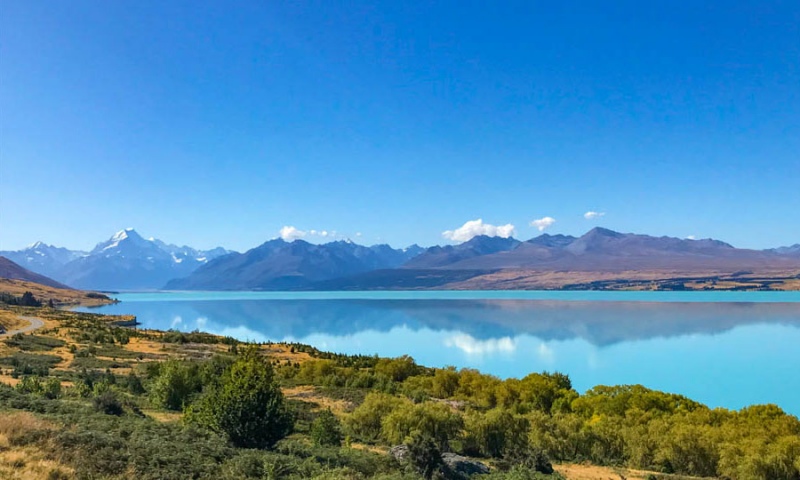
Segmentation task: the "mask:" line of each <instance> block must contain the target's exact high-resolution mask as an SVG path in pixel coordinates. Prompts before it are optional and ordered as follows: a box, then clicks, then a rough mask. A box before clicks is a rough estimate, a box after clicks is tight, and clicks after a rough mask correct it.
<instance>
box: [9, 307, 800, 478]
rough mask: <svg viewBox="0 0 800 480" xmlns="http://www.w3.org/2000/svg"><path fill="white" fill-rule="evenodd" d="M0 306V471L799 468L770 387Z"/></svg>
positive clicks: (254, 473) (507, 473) (319, 474)
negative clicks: (291, 340)
mask: <svg viewBox="0 0 800 480" xmlns="http://www.w3.org/2000/svg"><path fill="white" fill-rule="evenodd" d="M2 312H3V314H4V315H18V316H19V315H22V316H28V317H31V316H36V317H38V318H40V319H42V320H43V321H44V322H45V327H44V328H43V329H40V330H38V331H36V332H34V333H32V334H28V335H21V334H20V335H15V336H13V337H10V338H6V339H4V340H3V342H2V345H1V346H0V382H2V383H4V384H5V385H0V460H1V459H2V458H6V459H7V460H8V463H7V465H10V466H8V467H0V477H2V478H26V476H25V475H27V478H51V479H62V478H63V479H68V478H86V479H89V478H91V479H117V478H119V479H121V478H131V477H134V476H135V477H137V478H142V479H172V478H174V479H179V478H180V479H183V478H215V479H228V478H230V479H233V478H236V479H238V478H259V479H277V478H287V479H294V478H297V479H300V478H319V479H334V478H335V479H338V478H344V479H367V478H378V479H387V480H388V479H417V478H452V479H457V478H466V477H467V471H468V470H469V469H470V468H477V467H476V465H478V466H479V465H480V464H478V463H475V461H479V462H481V463H483V464H486V465H488V466H490V467H491V472H490V473H488V474H480V476H478V477H475V478H481V479H486V480H496V479H508V480H511V479H533V478H553V479H555V478H562V477H560V475H559V474H558V472H557V471H556V472H553V468H552V466H551V464H552V463H556V464H557V463H559V462H577V463H581V462H588V463H591V464H595V465H607V466H612V467H618V468H623V467H627V468H636V469H642V470H648V471H651V472H652V473H649V474H643V475H642V476H640V477H638V478H648V477H649V478H686V476H700V477H717V478H731V479H742V480H747V479H764V480H767V479H769V480H783V479H785V480H797V479H798V478H800V421H798V419H797V418H796V417H794V416H791V415H787V414H785V413H784V412H782V411H781V410H780V409H779V408H778V407H776V406H772V405H766V406H752V407H748V408H745V409H743V410H741V411H738V412H737V411H729V410H723V409H709V408H707V407H705V406H703V405H701V404H699V403H697V402H694V401H692V400H690V399H688V398H685V397H683V396H680V395H674V394H668V393H663V392H657V391H652V390H649V389H647V388H644V387H642V386H612V387H606V386H598V387H595V388H593V389H592V390H590V391H588V392H586V393H585V394H582V395H581V394H579V393H578V392H576V391H575V390H574V389H573V388H572V385H571V383H570V380H569V378H568V377H567V376H566V375H562V374H559V373H532V374H530V375H528V376H526V377H524V378H522V379H508V380H500V379H498V378H496V377H493V376H490V375H485V374H481V373H480V372H478V371H475V370H471V369H462V370H456V369H453V368H446V369H433V368H427V367H424V366H420V365H417V364H416V363H415V362H414V361H413V359H411V358H410V357H401V358H395V359H387V358H378V357H371V356H346V355H337V354H330V353H325V352H320V351H318V350H316V349H314V348H312V347H309V346H305V345H296V344H295V345H286V344H260V345H254V344H244V343H241V342H238V341H237V340H235V339H232V338H225V337H218V336H214V335H210V334H205V333H200V332H194V333H180V332H155V331H137V330H134V329H129V328H123V327H119V326H115V324H114V322H118V321H119V320H120V318H119V317H113V316H101V315H94V314H85V313H74V312H66V311H60V310H54V309H50V308H46V307H45V308H25V307H19V306H6V307H3V310H2ZM401 444H403V445H405V447H404V448H402V449H397V448H394V449H393V452H394V453H395V455H394V456H393V455H390V454H388V453H387V452H388V450H389V448H390V447H395V446H397V445H401ZM453 453H455V454H458V455H461V456H463V457H468V458H470V459H472V460H467V459H466V458H465V459H463V461H461V463H458V462H459V461H460V460H459V461H455V462H454V460H453V458H454V457H453V455H452V454H453ZM396 457H397V458H396ZM14 462H16V463H14ZM465 465H466V466H465ZM556 466H557V465H556ZM2 468H9V470H8V471H3V470H2ZM556 470H558V468H557V469H556ZM620 471H621V472H622V471H623V470H620ZM25 472H27V473H25ZM11 475H15V476H11ZM626 475H629V474H626ZM621 476H622V478H625V475H621ZM627 478H633V477H632V476H630V475H629V476H628V477H627Z"/></svg>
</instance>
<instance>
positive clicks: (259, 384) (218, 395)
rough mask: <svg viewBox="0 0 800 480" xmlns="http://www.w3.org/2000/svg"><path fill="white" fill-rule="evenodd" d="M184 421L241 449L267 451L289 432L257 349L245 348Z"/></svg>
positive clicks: (284, 412)
mask: <svg viewBox="0 0 800 480" xmlns="http://www.w3.org/2000/svg"><path fill="white" fill-rule="evenodd" d="M187 419H188V420H189V421H192V422H195V423H197V424H199V425H201V426H204V427H207V428H209V429H211V430H213V431H215V432H219V433H222V434H224V435H226V436H227V437H228V438H229V439H230V440H231V442H232V443H233V444H234V445H236V446H237V447H242V448H270V447H272V446H273V445H274V444H275V442H277V441H278V440H280V439H281V438H283V437H285V436H286V435H288V434H289V432H290V431H291V429H292V416H291V414H290V413H289V412H288V411H287V409H286V406H285V404H284V400H283V394H282V393H281V390H280V387H279V386H278V384H277V382H275V379H274V378H273V372H272V366H271V365H270V363H269V362H268V361H267V360H266V359H264V358H263V357H261V356H260V355H259V354H258V351H257V349H256V348H250V349H247V350H246V351H245V352H244V354H242V356H241V357H240V358H239V359H237V360H236V362H235V363H234V364H233V365H232V366H231V368H229V369H228V370H226V371H225V373H223V375H222V377H221V378H220V382H219V385H215V386H212V388H209V389H208V391H206V392H204V393H203V395H202V396H201V397H200V398H199V399H198V401H197V402H196V403H195V404H194V405H192V406H191V407H190V408H189V410H188V412H187Z"/></svg>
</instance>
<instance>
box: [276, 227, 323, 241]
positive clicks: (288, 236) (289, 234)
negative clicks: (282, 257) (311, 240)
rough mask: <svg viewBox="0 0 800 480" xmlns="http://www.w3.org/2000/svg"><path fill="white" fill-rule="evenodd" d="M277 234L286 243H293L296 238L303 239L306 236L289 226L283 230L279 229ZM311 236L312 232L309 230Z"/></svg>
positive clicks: (304, 233)
mask: <svg viewBox="0 0 800 480" xmlns="http://www.w3.org/2000/svg"><path fill="white" fill-rule="evenodd" d="M279 233H280V236H281V238H282V239H284V240H285V241H287V242H293V241H295V240H297V239H298V238H303V237H305V236H306V234H307V233H306V232H304V231H302V230H298V229H297V228H294V227H293V226H291V225H286V226H284V227H283V228H281V230H280V232H279ZM311 234H312V235H313V234H314V230H311Z"/></svg>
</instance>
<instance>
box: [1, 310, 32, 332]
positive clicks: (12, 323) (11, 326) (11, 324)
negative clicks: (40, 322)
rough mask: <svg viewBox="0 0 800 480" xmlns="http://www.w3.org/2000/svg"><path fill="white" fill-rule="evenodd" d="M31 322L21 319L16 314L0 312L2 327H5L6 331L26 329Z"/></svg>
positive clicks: (5, 311)
mask: <svg viewBox="0 0 800 480" xmlns="http://www.w3.org/2000/svg"><path fill="white" fill-rule="evenodd" d="M29 324H30V322H28V321H27V320H25V319H23V318H20V317H19V315H17V314H16V313H14V312H11V311H8V310H0V325H2V326H3V327H5V329H6V331H11V330H16V329H18V328H22V327H25V326H27V325H29Z"/></svg>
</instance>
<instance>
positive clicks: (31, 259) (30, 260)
mask: <svg viewBox="0 0 800 480" xmlns="http://www.w3.org/2000/svg"><path fill="white" fill-rule="evenodd" d="M86 254H87V252H83V251H79V250H69V249H66V248H61V247H56V246H53V245H48V244H46V243H44V242H36V243H34V244H32V245H29V246H28V247H26V248H24V249H22V250H17V251H2V252H0V255H2V256H4V257H6V258H7V259H9V260H11V261H12V262H14V263H16V264H18V265H20V266H22V267H24V268H27V269H28V270H31V271H33V272H36V273H39V274H41V275H45V276H48V277H52V276H56V275H58V271H59V270H60V269H61V267H63V266H64V265H66V264H67V263H69V262H71V261H72V260H75V259H77V258H80V257H82V256H84V255H86Z"/></svg>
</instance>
